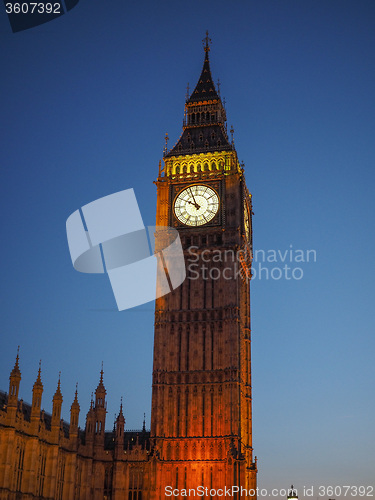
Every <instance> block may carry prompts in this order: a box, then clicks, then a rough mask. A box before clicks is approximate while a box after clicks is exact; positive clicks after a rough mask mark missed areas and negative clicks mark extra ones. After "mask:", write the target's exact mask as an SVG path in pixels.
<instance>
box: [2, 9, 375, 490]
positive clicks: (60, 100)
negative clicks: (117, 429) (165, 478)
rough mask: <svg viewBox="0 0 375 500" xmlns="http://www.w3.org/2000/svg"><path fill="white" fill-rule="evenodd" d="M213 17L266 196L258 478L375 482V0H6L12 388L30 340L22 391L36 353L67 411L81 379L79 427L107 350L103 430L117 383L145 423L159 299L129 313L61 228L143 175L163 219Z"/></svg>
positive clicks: (256, 345)
mask: <svg viewBox="0 0 375 500" xmlns="http://www.w3.org/2000/svg"><path fill="white" fill-rule="evenodd" d="M206 30H208V31H209V35H210V37H211V39H212V46H211V51H210V61H211V70H212V74H213V78H214V80H215V81H217V79H218V78H219V79H220V82H221V83H220V91H221V96H222V98H223V97H225V100H226V111H227V117H228V130H229V128H230V127H231V125H233V127H234V130H235V132H234V140H235V145H236V149H237V153H238V156H239V160H240V161H244V163H245V175H246V181H247V185H248V188H249V190H250V191H251V193H252V195H253V205H254V214H255V215H254V217H253V229H254V246H255V249H256V250H258V251H259V252H258V259H257V261H256V262H254V269H255V276H254V280H253V282H252V284H251V307H252V370H253V372H252V373H253V434H254V452H255V455H256V456H257V457H258V467H259V474H258V485H259V487H262V488H269V489H271V488H281V487H282V488H287V487H288V486H290V484H291V483H293V484H294V485H295V486H296V487H297V488H298V490H299V491H298V493H299V495H300V498H304V495H303V486H307V487H310V486H312V485H314V487H315V490H314V495H313V497H314V498H318V497H319V490H318V487H319V486H321V485H322V486H324V487H327V486H328V485H331V486H336V485H337V486H344V485H350V486H360V485H362V486H366V487H370V486H372V487H374V486H375V417H374V415H375V397H374V395H375V390H374V389H375V335H374V333H375V307H374V302H375V294H374V271H375V266H374V249H375V234H374V216H375V196H374V187H375V91H374V89H375V2H374V1H373V0H366V1H365V0H258V1H255V0H236V1H230V0H226V1H213V0H209V1H200V2H199V1H197V0H192V1H190V2H181V1H174V2H171V1H159V2H156V1H155V2H151V1H144V2H128V1H126V0H112V1H110V2H109V1H105V0H80V1H79V3H78V5H77V6H76V7H75V8H73V9H72V10H71V11H70V12H69V13H67V14H66V15H63V16H61V17H60V18H58V19H56V20H54V21H52V22H49V23H47V24H44V25H42V26H39V27H36V28H33V29H29V30H26V31H22V32H19V33H15V34H13V33H12V31H11V28H10V25H9V21H8V18H7V16H6V14H5V11H2V13H1V15H0V37H1V46H2V50H1V51H0V58H1V70H2V71H1V75H2V77H1V83H0V88H1V110H2V112H1V153H0V154H1V183H0V190H1V191H0V194H1V198H0V203H1V214H2V215H1V217H2V235H3V236H2V245H1V260H2V263H3V265H2V275H1V297H0V298H1V316H0V318H1V319H0V328H1V330H0V331H1V344H0V353H1V364H0V389H2V390H5V391H7V390H8V383H9V373H10V371H11V369H12V367H13V365H14V360H15V356H16V353H17V346H18V345H20V368H21V372H22V381H21V387H20V397H22V398H23V399H24V401H27V402H30V401H31V390H32V385H33V383H34V381H35V378H36V375H37V369H38V363H39V359H41V360H42V380H43V384H44V393H43V401H42V407H44V409H45V410H46V411H48V412H50V411H51V408H52V401H51V400H52V396H53V394H54V392H55V390H56V385H57V380H58V373H59V371H61V388H62V393H63V396H64V402H63V417H64V419H67V420H69V410H70V405H71V403H72V400H73V397H74V390H75V384H76V382H78V392H79V402H80V405H81V414H80V425H81V426H82V427H84V425H85V416H86V413H87V411H88V409H89V404H90V396H91V392H92V391H94V390H95V388H96V386H97V384H98V381H99V372H100V368H101V363H102V361H103V363H104V383H105V386H106V389H107V401H108V414H107V425H106V427H107V429H112V427H113V420H114V415H115V413H117V412H118V409H119V405H120V398H121V396H123V397H124V410H125V418H126V428H127V429H138V428H141V427H142V421H143V413H144V412H145V413H146V427H147V428H149V426H150V407H151V373H152V350H153V322H154V318H153V310H154V303H152V302H150V303H147V304H145V305H143V306H140V307H137V308H135V309H130V310H126V311H122V312H119V311H118V310H117V308H116V303H115V299H114V296H113V293H112V290H111V287H110V283H109V280H108V277H107V276H105V275H95V274H81V273H78V272H77V271H75V270H74V269H73V266H72V263H71V259H70V255H69V249H68V245H67V238H66V230H65V222H66V219H67V218H68V217H69V215H70V214H71V213H73V212H74V211H75V210H77V209H78V208H80V207H81V206H83V205H85V204H87V203H89V202H91V201H94V200H96V199H98V198H101V197H103V196H106V195H109V194H111V193H115V192H117V191H120V190H123V189H128V188H134V191H135V194H136V196H137V200H138V203H139V207H140V210H141V213H142V217H143V221H144V223H145V225H153V224H154V223H155V210H156V188H155V185H154V184H153V181H154V180H155V179H156V177H157V174H158V163H159V159H160V158H161V157H162V153H163V147H164V136H165V133H166V132H168V134H169V137H170V141H169V146H170V147H172V146H173V145H174V144H175V142H176V141H177V140H178V138H179V136H180V134H181V132H182V119H183V110H184V102H185V97H186V87H187V83H188V82H189V85H190V90H192V89H193V88H194V86H195V84H196V82H197V80H198V77H199V75H200V71H201V68H202V64H203V58H204V52H203V46H202V39H203V38H204V36H205V32H206ZM125 216H126V217H131V214H125ZM262 250H263V252H261V251H262ZM298 250H300V252H297V251H298ZM308 250H311V251H312V252H310V253H309V256H310V259H309V260H310V261H309V262H296V261H295V260H296V259H295V257H297V255H298V256H299V257H300V260H301V256H304V257H307V251H308ZM272 251H274V252H272ZM285 252H287V253H285ZM274 254H277V261H276V262H270V260H274V259H272V258H271V257H272V256H273V255H274ZM263 256H264V257H265V258H264V259H263V258H262V257H263ZM290 257H292V259H291V258H290ZM313 257H314V258H313ZM315 257H316V258H315ZM267 258H268V260H267ZM284 258H285V259H286V260H285V262H282V261H281V260H282V259H284ZM297 260H298V258H297ZM305 260H306V258H305ZM285 265H288V266H289V267H290V268H291V271H289V273H291V272H292V270H293V269H294V278H293V276H292V279H287V277H286V276H285V275H284V274H283V275H282V276H281V277H280V273H281V271H280V272H279V271H273V270H274V268H279V269H282V268H284V266H285ZM260 266H261V267H263V268H265V270H264V271H263V273H261V274H259V271H260ZM295 268H299V269H298V270H296V269H295ZM267 272H268V278H269V279H267ZM271 272H273V277H276V278H278V277H280V279H272V276H271ZM283 272H284V271H283ZM290 276H291V274H289V277H290ZM368 491H369V492H370V493H371V491H370V489H369V490H368ZM372 494H373V496H374V495H375V490H373V491H372ZM328 496H329V497H330V498H339V495H324V496H323V497H324V498H328ZM342 498H344V497H342ZM346 498H359V496H356V495H354V496H350V497H348V496H347V497H346Z"/></svg>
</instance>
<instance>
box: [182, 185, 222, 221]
mask: <svg viewBox="0 0 375 500" xmlns="http://www.w3.org/2000/svg"><path fill="white" fill-rule="evenodd" d="M218 210H219V196H218V194H217V193H216V191H215V190H214V189H212V188H210V187H209V186H204V185H199V184H195V185H193V186H189V187H187V188H185V189H183V190H182V191H181V193H180V194H179V195H177V197H176V199H175V201H174V213H175V215H176V217H177V219H178V220H179V221H180V222H182V223H183V224H185V225H187V226H203V224H207V222H210V221H211V220H212V219H213V218H214V217H215V215H216V214H217V212H218Z"/></svg>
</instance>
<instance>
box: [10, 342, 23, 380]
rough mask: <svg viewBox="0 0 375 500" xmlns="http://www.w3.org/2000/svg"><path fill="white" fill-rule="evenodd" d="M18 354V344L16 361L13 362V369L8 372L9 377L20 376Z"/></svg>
mask: <svg viewBox="0 0 375 500" xmlns="http://www.w3.org/2000/svg"><path fill="white" fill-rule="evenodd" d="M19 354H20V346H18V348H17V356H16V362H15V363H14V367H13V370H12V371H11V372H10V376H11V377H20V378H21V371H20V365H19V361H20V356H19Z"/></svg>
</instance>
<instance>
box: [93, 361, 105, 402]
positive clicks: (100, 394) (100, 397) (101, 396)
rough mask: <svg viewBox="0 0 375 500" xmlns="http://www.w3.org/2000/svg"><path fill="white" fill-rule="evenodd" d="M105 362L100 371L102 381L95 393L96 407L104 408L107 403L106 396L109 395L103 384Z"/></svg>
mask: <svg viewBox="0 0 375 500" xmlns="http://www.w3.org/2000/svg"><path fill="white" fill-rule="evenodd" d="M103 374H104V371H103V361H102V369H101V370H100V380H99V384H98V387H97V388H96V391H95V407H96V408H97V407H104V403H105V401H104V400H105V396H106V394H107V391H106V390H105V387H104V383H103Z"/></svg>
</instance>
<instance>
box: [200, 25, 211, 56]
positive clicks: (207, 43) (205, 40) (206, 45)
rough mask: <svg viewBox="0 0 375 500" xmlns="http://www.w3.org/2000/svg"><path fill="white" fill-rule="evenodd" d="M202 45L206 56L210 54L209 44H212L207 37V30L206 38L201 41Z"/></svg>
mask: <svg viewBox="0 0 375 500" xmlns="http://www.w3.org/2000/svg"><path fill="white" fill-rule="evenodd" d="M202 42H203V45H204V51H205V52H206V54H207V53H208V52H210V44H211V43H212V40H211V38H210V37H209V36H208V30H207V31H206V36H205V37H204V38H203V40H202Z"/></svg>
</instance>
